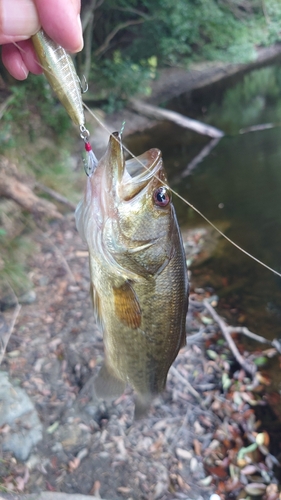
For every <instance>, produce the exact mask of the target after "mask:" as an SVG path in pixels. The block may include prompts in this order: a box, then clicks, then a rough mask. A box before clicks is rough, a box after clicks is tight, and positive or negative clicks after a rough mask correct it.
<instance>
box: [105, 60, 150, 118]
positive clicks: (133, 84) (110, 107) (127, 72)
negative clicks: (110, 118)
mask: <svg viewBox="0 0 281 500" xmlns="http://www.w3.org/2000/svg"><path fill="white" fill-rule="evenodd" d="M156 65H157V60H156V58H155V57H154V58H153V57H152V58H150V59H148V60H146V61H144V60H142V61H140V62H139V63H134V62H132V60H131V59H129V58H126V59H122V57H121V53H120V51H115V52H114V53H113V58H112V60H109V59H105V60H103V62H102V63H101V65H100V69H99V75H100V83H101V84H103V86H104V89H106V95H107V104H106V105H105V106H104V109H105V111H107V112H112V111H114V110H116V109H121V108H122V107H123V106H124V105H125V102H126V101H127V100H128V99H129V98H130V97H131V96H132V95H134V94H136V93H141V94H143V95H149V93H150V86H149V81H150V79H151V78H153V77H154V75H155V67H156Z"/></svg>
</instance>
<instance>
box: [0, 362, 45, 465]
mask: <svg viewBox="0 0 281 500" xmlns="http://www.w3.org/2000/svg"><path fill="white" fill-rule="evenodd" d="M3 425H8V426H9V427H10V429H9V431H8V432H7V433H5V434H4V435H3V437H2V439H1V438H0V439H1V441H2V443H1V444H2V449H3V451H11V452H12V453H13V454H14V455H15V457H16V458H17V459H18V460H22V461H24V460H27V458H28V456H29V454H30V452H31V450H32V448H33V446H34V445H35V444H37V443H38V442H39V441H40V440H41V439H42V424H41V422H40V420H39V418H38V415H37V412H36V410H35V407H34V405H33V403H32V401H31V399H30V398H29V396H28V395H27V394H26V392H25V391H24V390H23V389H21V388H20V387H17V386H13V385H12V383H11V382H10V381H9V379H8V374H7V373H6V372H0V427H1V426H3ZM1 441H0V442H1Z"/></svg>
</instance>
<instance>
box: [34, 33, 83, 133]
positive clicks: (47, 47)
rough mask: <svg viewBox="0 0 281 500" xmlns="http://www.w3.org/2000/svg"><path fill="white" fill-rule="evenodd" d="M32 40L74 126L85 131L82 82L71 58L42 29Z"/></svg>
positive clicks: (46, 74)
mask: <svg viewBox="0 0 281 500" xmlns="http://www.w3.org/2000/svg"><path fill="white" fill-rule="evenodd" d="M31 38H32V42H33V46H34V49H35V52H36V54H37V57H38V59H39V62H40V65H41V67H42V69H43V72H44V74H45V76H46V78H47V80H48V82H49V84H50V85H51V87H52V89H53V91H54V92H55V94H56V95H57V97H58V99H59V100H60V101H61V103H62V105H63V106H64V107H65V109H66V111H67V113H68V114H69V116H70V118H71V119H72V121H73V122H74V124H75V125H79V126H80V128H82V131H84V126H85V116H84V110H83V101H82V90H81V82H80V79H79V77H78V75H77V73H76V69H75V66H74V64H73V61H72V59H71V56H70V55H69V54H68V53H67V52H66V50H65V49H64V48H63V47H61V46H60V45H59V44H57V43H56V42H54V41H53V40H52V39H51V38H50V37H48V35H47V34H46V33H45V31H44V30H42V29H41V30H39V31H38V32H37V33H36V34H35V35H33V36H32V37H31Z"/></svg>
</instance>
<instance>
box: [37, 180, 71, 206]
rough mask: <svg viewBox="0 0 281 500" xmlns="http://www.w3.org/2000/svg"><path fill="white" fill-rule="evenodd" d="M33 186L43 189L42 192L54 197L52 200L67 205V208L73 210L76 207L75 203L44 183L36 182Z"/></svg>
mask: <svg viewBox="0 0 281 500" xmlns="http://www.w3.org/2000/svg"><path fill="white" fill-rule="evenodd" d="M35 186H36V187H37V188H38V189H40V191H44V193H47V194H48V195H49V196H51V197H52V198H54V200H57V201H59V202H60V203H63V204H64V205H67V206H68V207H69V208H71V210H75V208H76V206H75V204H74V203H72V202H71V201H69V200H68V199H67V198H66V197H65V196H63V195H62V194H60V193H58V192H57V191H54V189H51V188H49V187H47V186H45V184H41V182H36V183H35Z"/></svg>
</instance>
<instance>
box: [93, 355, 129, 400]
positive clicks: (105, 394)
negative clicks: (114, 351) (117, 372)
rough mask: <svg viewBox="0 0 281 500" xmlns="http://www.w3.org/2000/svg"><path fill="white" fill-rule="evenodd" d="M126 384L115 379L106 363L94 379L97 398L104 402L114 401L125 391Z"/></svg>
mask: <svg viewBox="0 0 281 500" xmlns="http://www.w3.org/2000/svg"><path fill="white" fill-rule="evenodd" d="M125 386H126V384H125V382H123V381H122V380H120V379H118V378H117V377H115V376H114V375H113V374H112V373H111V372H110V371H109V370H108V368H107V366H106V364H105V363H104V364H103V365H102V367H101V369H100V371H99V373H98V374H97V376H96V377H95V379H94V388H95V393H96V396H97V397H98V398H99V399H103V400H104V401H113V400H114V399H116V398H117V397H118V396H121V394H123V392H124V390H125Z"/></svg>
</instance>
